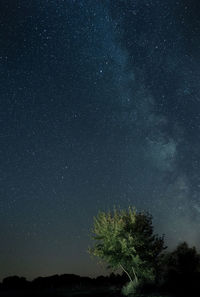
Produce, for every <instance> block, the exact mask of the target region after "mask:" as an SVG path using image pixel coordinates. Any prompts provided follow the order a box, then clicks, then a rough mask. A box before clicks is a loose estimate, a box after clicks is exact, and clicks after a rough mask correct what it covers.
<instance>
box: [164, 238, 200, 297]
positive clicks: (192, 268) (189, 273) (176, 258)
mask: <svg viewBox="0 0 200 297" xmlns="http://www.w3.org/2000/svg"><path fill="white" fill-rule="evenodd" d="M199 279H200V255H199V254H198V252H197V250H196V248H195V247H189V246H188V244H187V243H186V242H183V243H180V244H179V245H178V246H177V247H176V249H175V250H174V251H172V252H168V253H167V254H166V255H165V257H164V258H163V284H164V288H165V289H166V290H169V291H172V292H179V293H180V292H181V293H187V294H188V295H189V293H188V292H190V294H191V293H192V290H193V293H194V292H195V290H196V292H198V293H197V295H198V296H199V289H200V285H199ZM190 296H191V295H190Z"/></svg>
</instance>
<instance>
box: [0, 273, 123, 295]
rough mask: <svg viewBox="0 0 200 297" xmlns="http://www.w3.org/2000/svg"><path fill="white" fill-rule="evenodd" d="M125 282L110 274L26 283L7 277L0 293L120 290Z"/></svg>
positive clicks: (26, 281) (46, 278)
mask: <svg viewBox="0 0 200 297" xmlns="http://www.w3.org/2000/svg"><path fill="white" fill-rule="evenodd" d="M125 282H126V276H125V275H120V274H114V273H111V274H110V275H109V276H98V277H96V278H90V277H83V276H79V275H75V274H62V275H57V274H56V275H52V276H47V277H37V278H36V279H34V280H33V281H28V280H27V279H26V278H25V277H19V276H9V277H6V278H4V279H3V281H2V283H0V291H6V290H41V289H57V288H67V289H81V288H93V287H94V288H98V287H102V286H103V287H110V286H114V287H116V288H118V287H119V288H120V287H121V285H123V284H124V283H125Z"/></svg>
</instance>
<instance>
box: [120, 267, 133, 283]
mask: <svg viewBox="0 0 200 297" xmlns="http://www.w3.org/2000/svg"><path fill="white" fill-rule="evenodd" d="M119 265H120V267H121V268H122V270H123V271H124V272H125V273H126V274H127V275H128V278H129V279H130V281H131V282H133V279H132V278H131V276H130V274H129V273H128V271H126V269H125V268H124V267H123V266H122V264H119ZM136 277H137V276H136Z"/></svg>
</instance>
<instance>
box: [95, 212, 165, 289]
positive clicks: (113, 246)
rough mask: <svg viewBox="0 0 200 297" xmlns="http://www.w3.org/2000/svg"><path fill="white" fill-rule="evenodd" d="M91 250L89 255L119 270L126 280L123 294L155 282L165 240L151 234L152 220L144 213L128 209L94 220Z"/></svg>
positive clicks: (100, 213) (103, 215)
mask: <svg viewBox="0 0 200 297" xmlns="http://www.w3.org/2000/svg"><path fill="white" fill-rule="evenodd" d="M93 233H94V236H93V239H94V240H95V242H96V243H95V245H94V247H92V248H90V249H89V252H90V254H92V255H94V256H97V257H99V258H101V259H102V260H103V261H105V262H106V263H108V264H109V267H110V268H113V269H114V270H117V269H119V268H121V269H122V270H123V271H124V272H125V273H126V274H127V276H128V277H129V280H130V284H129V285H128V287H127V290H128V292H127V290H124V293H125V294H128V293H129V289H128V288H129V287H130V288H131V289H130V290H131V291H133V290H134V289H133V288H136V287H137V286H138V285H139V284H141V282H149V281H151V282H152V281H154V280H155V272H156V266H157V265H158V260H159V256H160V254H161V252H162V251H163V249H164V238H163V237H158V236H157V235H154V233H153V226H152V217H151V215H150V214H148V213H145V212H139V213H137V212H136V210H135V209H134V208H132V207H129V208H128V210H117V209H116V208H114V211H113V212H112V213H111V212H107V213H106V212H99V213H98V215H97V217H95V218H94V227H93Z"/></svg>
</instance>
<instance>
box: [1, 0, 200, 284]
mask: <svg viewBox="0 0 200 297" xmlns="http://www.w3.org/2000/svg"><path fill="white" fill-rule="evenodd" d="M199 14H200V3H199V1H197V0H190V1H186V0H180V1H174V0H173V1H172V0H135V1H133V0H123V1H122V0H117V1H116V0H110V1H109V0H108V1H106V0H102V1H100V0H99V1H97V0H84V1H81V0H73V1H72V0H42V1H38V0H29V1H26V0H21V1H20V0H15V1H13V0H3V1H1V3H0V75H1V87H0V98H1V99H0V101H1V108H0V113H1V117H0V118H1V130H0V141H1V146H0V152H1V160H0V162H1V179H0V189H1V197H0V226H1V227H0V238H1V245H0V277H1V278H3V277H5V276H7V275H13V274H18V275H25V276H27V277H28V278H33V277H36V276H37V275H50V274H55V273H77V274H81V275H91V276H93V275H98V274H100V273H102V272H103V271H104V270H103V268H102V267H101V266H98V265H97V263H96V261H95V260H92V259H91V258H90V256H89V255H88V253H87V248H88V246H89V245H90V244H91V241H90V238H89V235H90V229H91V226H92V221H93V216H95V215H96V214H97V212H98V211H99V210H108V209H109V208H112V207H113V205H118V206H121V207H122V208H126V207H127V206H128V205H133V206H136V208H137V209H138V210H147V211H150V212H151V213H152V215H153V217H154V225H155V229H156V231H157V232H159V233H161V234H162V233H165V234H166V242H167V244H168V245H169V246H174V245H176V244H177V243H178V242H180V241H183V240H187V241H188V242H189V243H190V244H195V245H197V246H198V247H199V246H200V236H199V223H200V219H199V217H200V196H199V195H200V90H199V85H200V37H199V36H200V15H199Z"/></svg>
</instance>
